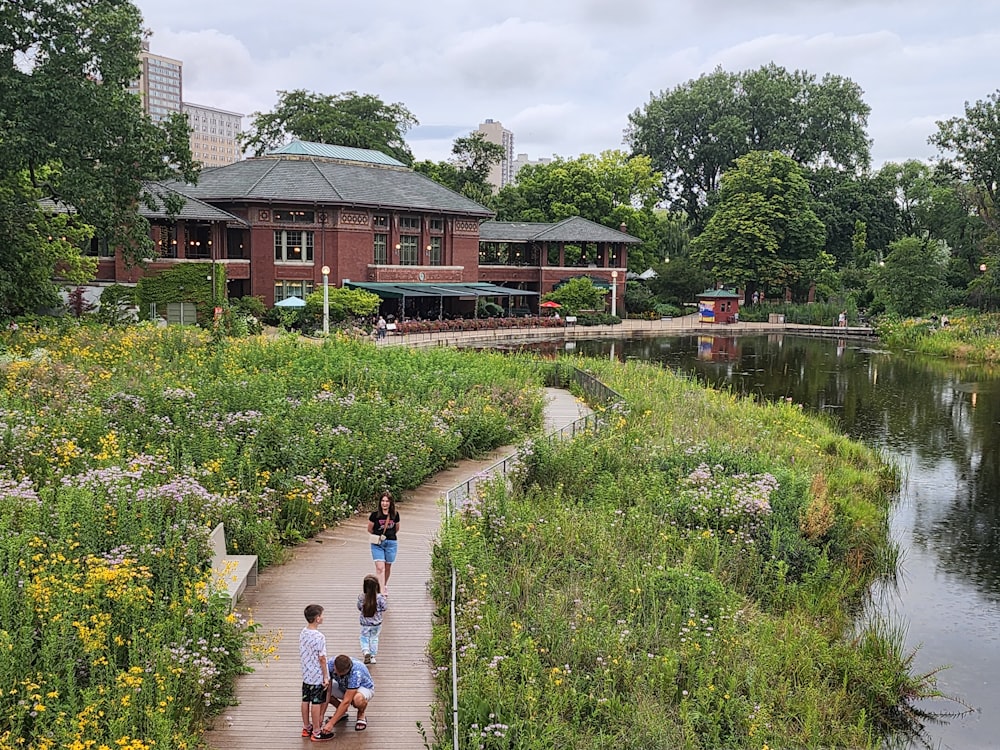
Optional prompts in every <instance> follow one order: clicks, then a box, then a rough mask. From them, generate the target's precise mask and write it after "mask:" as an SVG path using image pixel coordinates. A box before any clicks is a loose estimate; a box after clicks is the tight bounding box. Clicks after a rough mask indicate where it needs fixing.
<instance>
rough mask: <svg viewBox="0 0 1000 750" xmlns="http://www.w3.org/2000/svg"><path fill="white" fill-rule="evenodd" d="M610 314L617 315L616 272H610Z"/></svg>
mask: <svg viewBox="0 0 1000 750" xmlns="http://www.w3.org/2000/svg"><path fill="white" fill-rule="evenodd" d="M611 314H612V315H618V272H617V271H612V272H611Z"/></svg>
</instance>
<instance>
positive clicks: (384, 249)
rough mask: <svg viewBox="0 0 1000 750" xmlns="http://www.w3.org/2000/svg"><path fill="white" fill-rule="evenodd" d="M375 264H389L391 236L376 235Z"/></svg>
mask: <svg viewBox="0 0 1000 750" xmlns="http://www.w3.org/2000/svg"><path fill="white" fill-rule="evenodd" d="M374 262H375V263H377V264H379V265H386V264H387V263H388V262H389V235H387V234H376V235H375V254H374Z"/></svg>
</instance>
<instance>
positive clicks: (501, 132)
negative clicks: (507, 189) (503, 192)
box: [476, 119, 514, 190]
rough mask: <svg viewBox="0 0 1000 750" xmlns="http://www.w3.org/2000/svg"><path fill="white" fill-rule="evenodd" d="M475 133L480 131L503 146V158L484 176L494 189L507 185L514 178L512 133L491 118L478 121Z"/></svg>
mask: <svg viewBox="0 0 1000 750" xmlns="http://www.w3.org/2000/svg"><path fill="white" fill-rule="evenodd" d="M476 132H477V133H482V134H483V136H484V137H485V139H486V140H487V141H489V142H490V143H496V144H497V145H500V146H503V159H501V160H500V163H499V164H495V165H494V166H493V168H492V169H491V170H490V174H489V176H488V177H487V178H486V180H487V182H489V183H490V184H491V185H493V187H495V188H496V189H498V190H499V189H500V188H502V187H503V186H504V185H509V184H510V183H511V182H513V180H514V173H513V171H512V167H513V164H514V134H513V133H512V132H510V131H509V130H506V129H505V128H504V126H503V125H501V124H500V123H499V122H497V121H496V120H493V119H488V120H486V122H484V123H480V125H479V128H477V129H476Z"/></svg>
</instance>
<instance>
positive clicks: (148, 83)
mask: <svg viewBox="0 0 1000 750" xmlns="http://www.w3.org/2000/svg"><path fill="white" fill-rule="evenodd" d="M139 58H140V62H141V64H142V67H141V69H140V71H139V78H138V80H135V81H133V82H132V83H131V84H129V87H128V88H129V91H131V92H132V93H133V94H138V95H139V96H140V97H141V98H142V108H143V110H145V111H146V112H148V113H149V116H150V117H151V118H152V119H153V122H159V121H160V120H165V119H166V118H167V117H169V116H170V115H171V114H173V113H174V112H180V111H181V103H182V101H183V97H182V94H183V74H182V69H183V66H184V64H183V63H182V62H181V61H180V60H174V59H172V58H170V57H163V55H154V54H153V53H152V52H150V51H149V42H146V41H144V42H143V43H142V52H140V53H139Z"/></svg>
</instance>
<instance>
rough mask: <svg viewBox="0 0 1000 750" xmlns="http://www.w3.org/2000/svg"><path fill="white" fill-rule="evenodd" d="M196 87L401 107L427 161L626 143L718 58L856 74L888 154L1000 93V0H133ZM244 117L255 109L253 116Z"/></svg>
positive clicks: (224, 100) (245, 107) (872, 130)
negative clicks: (294, 92)
mask: <svg viewBox="0 0 1000 750" xmlns="http://www.w3.org/2000/svg"><path fill="white" fill-rule="evenodd" d="M136 4H137V5H138V7H139V8H140V10H142V12H143V15H144V17H145V22H146V26H147V28H148V29H149V30H151V31H152V32H153V35H152V38H151V40H150V45H151V51H152V52H154V53H157V54H161V55H166V56H168V57H174V58H177V59H180V60H182V61H183V63H184V99H185V100H186V101H190V102H194V103H197V104H204V105H208V106H215V107H220V108H222V109H228V110H232V111H236V112H242V113H244V114H247V115H250V114H251V113H253V112H259V111H269V110H270V109H271V108H272V107H273V106H274V104H275V102H276V100H277V95H276V92H277V91H278V90H291V89H306V90H307V91H312V92H316V93H324V94H336V93H339V92H343V91H357V92H359V93H368V94H374V95H376V96H378V97H380V98H381V99H382V100H383V101H385V102H387V103H396V102H398V103H400V104H403V105H405V106H406V107H407V108H408V109H409V110H410V111H411V112H413V114H414V115H415V116H416V118H417V120H419V121H420V126H419V127H416V128H414V129H413V130H411V131H410V132H409V133H407V136H406V137H407V142H408V143H409V145H410V148H411V149H412V151H413V153H414V155H415V156H416V158H417V159H432V160H434V161H439V160H443V159H446V158H447V157H448V156H449V155H450V151H451V144H452V141H453V140H454V139H455V138H456V137H459V136H464V135H468V133H469V132H470V131H472V130H474V129H475V128H476V127H477V126H478V125H479V123H481V122H483V121H484V120H485V119H487V118H492V119H494V120H498V121H500V122H501V123H503V125H504V127H506V128H507V129H508V130H510V131H512V132H513V133H514V151H515V153H526V154H527V155H528V157H529V158H531V159H538V158H540V157H551V156H553V155H558V156H562V157H567V158H573V157H576V156H579V155H580V154H582V153H591V154H597V153H600V152H601V151H604V150H606V149H615V148H623V147H624V146H623V143H622V133H623V131H624V129H625V127H626V125H627V123H628V115H629V114H630V113H631V112H633V111H634V110H635V109H637V108H639V107H642V106H643V105H644V104H645V103H646V102H647V101H648V100H649V96H650V94H651V93H659V92H661V91H665V90H669V89H672V88H674V87H675V86H677V85H679V84H682V83H684V82H686V81H689V80H691V79H693V78H697V77H698V76H700V75H702V74H703V73H707V72H710V71H712V70H713V69H714V68H716V67H717V66H722V67H723V68H724V69H725V70H727V71H732V72H738V71H743V70H748V69H753V68H758V67H760V66H761V65H765V64H767V63H769V62H772V61H773V62H775V63H777V64H778V65H781V66H784V67H786V68H788V69H801V70H806V71H808V72H810V73H813V74H815V75H816V76H817V77H821V76H822V75H823V74H825V73H834V74H837V75H841V76H846V77H848V78H851V79H852V80H853V81H855V82H856V83H857V84H859V85H860V86H861V88H862V89H863V91H864V98H865V101H866V102H867V103H868V104H869V105H870V106H871V108H872V112H871V116H870V118H869V135H870V136H871V138H872V139H873V141H874V145H873V157H874V160H875V163H876V166H877V165H879V164H881V163H883V162H885V161H901V160H903V159H907V158H921V159H922V158H929V157H930V156H932V155H933V154H934V153H935V151H934V149H933V148H932V147H931V146H929V145H928V144H927V137H928V136H929V135H930V134H931V133H933V132H934V131H935V129H936V128H935V125H934V123H935V121H936V120H941V119H945V118H948V117H952V116H960V115H962V114H963V113H964V110H963V106H964V103H965V102H966V101H973V102H974V101H976V100H979V99H984V98H986V97H987V96H989V95H990V94H992V93H993V92H994V91H996V90H997V89H998V88H1000V74H998V73H1000V1H998V0H975V1H974V2H973V1H972V0H957V1H956V0H952V1H951V2H942V0H757V2H751V1H750V0H531V1H527V0H506V2H503V1H500V2H490V3H487V2H476V0H422V1H421V0H369V2H362V3H347V2H322V1H321V0H282V1H281V2H278V1H277V0H240V1H239V2H233V1H232V0H137V2H136ZM248 122H249V118H248V119H246V120H244V123H245V124H246V123H248Z"/></svg>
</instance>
